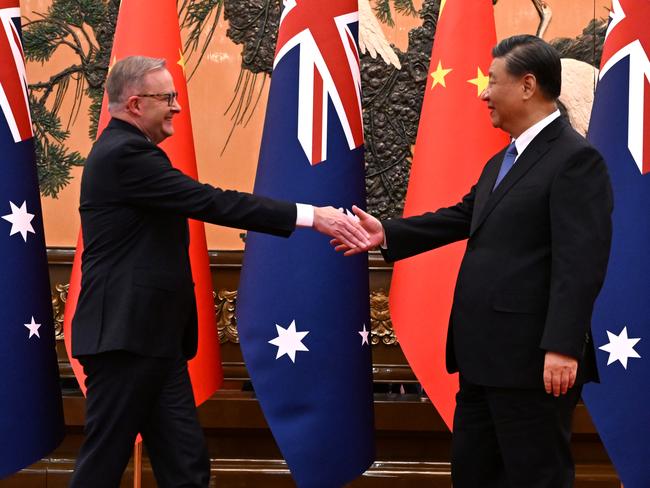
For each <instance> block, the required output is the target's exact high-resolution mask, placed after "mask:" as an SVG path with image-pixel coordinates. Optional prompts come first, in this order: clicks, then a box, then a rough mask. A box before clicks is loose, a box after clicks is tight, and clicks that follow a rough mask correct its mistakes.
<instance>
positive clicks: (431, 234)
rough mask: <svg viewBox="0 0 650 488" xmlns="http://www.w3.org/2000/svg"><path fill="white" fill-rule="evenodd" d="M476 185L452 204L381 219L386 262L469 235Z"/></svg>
mask: <svg viewBox="0 0 650 488" xmlns="http://www.w3.org/2000/svg"><path fill="white" fill-rule="evenodd" d="M475 195H476V185H474V186H473V187H472V189H471V190H470V192H469V193H468V194H467V195H465V196H464V197H463V199H462V201H461V202H460V203H458V204H456V205H454V206H453V207H446V208H441V209H439V210H436V211H435V212H427V213H424V214H422V215H418V216H415V217H407V218H401V219H390V220H386V221H384V222H383V223H382V224H383V226H384V232H385V235H386V246H387V247H386V249H383V250H382V254H383V255H384V259H385V260H386V261H388V262H393V261H398V260H400V259H405V258H408V257H411V256H415V255H416V254H420V253H422V252H425V251H430V250H431V249H435V248H437V247H441V246H444V245H446V244H450V243H452V242H456V241H460V240H463V239H467V238H468V237H469V230H470V225H471V222H472V212H473V210H474V198H475Z"/></svg>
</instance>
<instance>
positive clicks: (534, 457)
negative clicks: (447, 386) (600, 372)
mask: <svg viewBox="0 0 650 488" xmlns="http://www.w3.org/2000/svg"><path fill="white" fill-rule="evenodd" d="M581 390H582V387H581V386H574V387H573V388H571V389H570V390H569V391H568V392H567V394H566V395H561V396H560V397H558V398H555V397H554V396H552V395H549V394H547V393H546V392H545V391H544V390H543V389H539V390H537V389H530V390H528V389H515V388H494V387H485V386H479V385H473V384H471V383H468V382H467V381H466V380H465V379H464V378H462V377H461V378H460V391H459V392H458V394H457V395H456V412H455V414H454V434H453V440H452V457H451V476H452V482H453V486H454V488H570V487H572V486H573V481H574V478H575V469H574V464H573V457H572V455H571V450H570V440H571V418H572V415H573V411H574V410H575V406H576V404H577V402H578V399H579V398H580V392H581Z"/></svg>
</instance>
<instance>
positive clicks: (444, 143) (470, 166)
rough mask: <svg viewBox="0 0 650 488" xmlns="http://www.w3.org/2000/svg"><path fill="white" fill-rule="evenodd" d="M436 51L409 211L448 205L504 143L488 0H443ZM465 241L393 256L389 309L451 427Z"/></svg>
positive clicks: (409, 355)
mask: <svg viewBox="0 0 650 488" xmlns="http://www.w3.org/2000/svg"><path fill="white" fill-rule="evenodd" d="M442 5H443V7H442V8H441V11H440V16H439V19H438V27H437V29H436V38H435V42H434V44H433V51H432V53H431V64H430V66H429V76H428V80H427V86H426V91H425V94H424V101H423V104H422V113H421V115H420V126H419V129H418V137H417V140H416V144H415V154H414V158H413V165H412V167H411V177H410V181H409V187H408V192H407V194H406V204H405V207H404V216H411V215H418V214H421V213H423V212H426V211H432V210H436V209H438V208H440V207H448V206H451V205H454V204H455V203H457V202H459V201H460V199H461V198H462V197H463V195H465V194H466V193H467V192H469V190H470V188H471V187H472V185H473V184H474V183H476V181H477V180H478V177H479V175H480V173H481V170H482V168H483V166H484V164H485V163H486V162H487V160H488V159H489V158H490V157H491V156H492V155H493V154H494V153H496V152H497V151H498V150H499V149H501V148H502V147H503V146H504V145H505V144H507V136H506V135H505V134H504V133H502V132H500V131H497V130H495V129H493V128H492V125H491V123H490V118H489V115H488V112H487V110H486V107H485V102H483V101H481V100H480V98H479V95H480V94H481V92H482V91H483V90H484V89H485V88H486V87H487V83H488V75H487V73H488V69H489V66H490V63H491V60H492V56H491V49H492V47H493V46H494V45H495V44H496V34H495V30H494V12H493V8H492V2H491V1H490V0H474V1H471V2H468V1H463V0H448V1H447V2H443V4H442ZM464 249H465V242H457V243H455V244H451V245H448V246H445V247H443V248H441V249H438V250H435V251H431V252H428V253H424V254H420V255H418V256H414V257H412V258H409V259H406V260H403V261H400V262H397V263H395V267H394V270H393V279H392V284H391V290H390V312H391V318H392V321H393V324H394V327H395V332H396V334H397V337H398V339H399V342H400V344H401V346H402V350H403V351H404V354H405V355H406V358H407V359H408V361H409V364H410V365H411V368H412V369H413V372H414V373H415V375H416V376H417V378H418V380H419V381H420V383H421V384H422V386H423V387H424V389H425V391H426V392H427V394H428V395H429V398H431V400H432V401H433V403H434V405H435V406H436V408H437V409H438V412H439V413H440V416H441V417H442V419H443V420H444V421H445V423H446V424H447V426H448V427H449V428H450V429H451V426H452V420H453V414H454V407H455V399H454V396H455V394H456V391H458V378H457V375H455V374H454V375H449V374H447V372H446V369H445V341H446V337H447V324H448V322H449V313H450V311H451V303H452V298H453V290H454V285H455V283H456V277H457V276H458V268H459V266H460V261H461V258H462V256H463V252H464Z"/></svg>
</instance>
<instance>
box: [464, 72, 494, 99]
mask: <svg viewBox="0 0 650 488" xmlns="http://www.w3.org/2000/svg"><path fill="white" fill-rule="evenodd" d="M489 81H490V77H489V76H488V75H486V74H484V73H483V71H481V68H480V67H478V68H476V78H474V79H472V80H467V83H471V84H472V85H476V88H477V91H478V93H477V94H476V96H480V95H481V93H483V91H484V90H485V89H486V88H487V86H488V82H489Z"/></svg>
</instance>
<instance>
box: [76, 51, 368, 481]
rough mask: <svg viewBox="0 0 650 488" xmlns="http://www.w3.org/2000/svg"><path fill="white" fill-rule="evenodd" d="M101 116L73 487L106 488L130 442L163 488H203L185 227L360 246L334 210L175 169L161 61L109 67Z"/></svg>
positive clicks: (172, 97)
mask: <svg viewBox="0 0 650 488" xmlns="http://www.w3.org/2000/svg"><path fill="white" fill-rule="evenodd" d="M106 91H107V94H108V101H109V112H110V114H111V116H112V119H111V121H110V122H109V124H108V126H107V127H106V129H105V130H104V131H103V133H102V134H101V136H100V137H99V138H98V139H97V142H96V143H95V145H94V146H93V149H92V150H91V152H90V154H89V155H88V159H87V162H86V165H85V168H84V172H83V177H82V182H81V202H80V203H81V204H80V208H79V210H80V214H81V228H82V233H83V241H84V252H83V257H82V282H81V293H80V296H79V302H78V305H77V310H76V313H75V316H74V318H73V322H72V331H73V334H72V354H73V356H74V357H76V358H78V359H79V361H80V362H81V364H82V365H83V368H84V372H85V374H86V375H87V378H86V387H87V401H86V429H85V433H86V440H85V442H84V444H83V445H82V447H81V451H80V453H79V456H78V458H77V465H76V468H75V473H74V476H73V479H72V482H71V485H70V486H72V487H93V488H96V487H116V486H119V484H120V479H121V477H122V473H123V472H124V469H125V467H126V465H127V463H128V460H129V457H130V454H131V450H132V447H133V444H134V442H135V439H136V435H137V434H138V433H141V434H142V437H143V440H144V443H145V446H146V447H147V451H148V453H149V457H150V459H151V464H152V467H153V470H154V474H155V476H156V479H157V481H158V484H159V485H160V486H184V487H199V486H200V487H205V486H208V483H209V478H210V462H209V457H208V453H207V449H206V446H205V440H204V438H203V433H202V431H201V426H200V425H199V422H198V418H197V414H196V409H195V407H194V398H193V395H192V387H191V384H190V380H189V376H188V372H187V360H188V359H189V358H191V357H193V356H194V355H195V354H196V349H197V342H198V338H197V335H198V332H197V319H196V302H195V298H194V286H193V282H192V274H191V269H190V262H189V256H188V249H187V246H188V243H189V234H188V227H187V219H188V218H192V219H196V220H201V221H204V222H210V223H213V224H219V225H225V226H230V227H237V228H242V229H248V230H252V231H256V232H265V233H269V234H274V235H278V236H284V237H287V236H289V235H290V234H291V233H292V232H293V230H294V229H295V228H296V227H297V226H304V227H313V228H314V229H316V230H317V231H320V232H322V233H324V234H327V235H329V236H332V237H335V238H337V239H340V240H342V241H343V242H345V243H346V244H348V245H349V246H351V247H358V246H367V245H368V244H369V241H368V240H367V237H368V234H367V233H366V232H365V231H364V230H363V229H362V228H361V227H360V225H359V224H358V223H357V222H356V221H355V220H354V219H352V218H349V217H347V216H346V215H344V214H343V213H341V212H339V211H338V210H336V209H334V208H332V207H323V208H315V207H312V206H310V205H302V204H294V203H289V202H283V201H278V200H273V199H269V198H264V197H259V196H255V195H250V194H247V193H240V192H236V191H230V190H221V189H219V188H214V187H212V186H210V185H207V184H202V183H199V182H198V181H196V180H194V179H192V178H190V177H188V176H186V175H184V174H183V173H182V172H180V171H178V170H177V169H175V168H174V167H173V166H172V164H171V162H170V160H169V158H168V157H167V155H166V154H165V152H164V151H163V150H162V149H161V148H159V147H158V144H159V143H161V142H162V141H163V140H165V139H166V138H167V137H170V136H171V135H173V134H174V126H173V118H174V116H175V115H176V114H178V113H179V112H180V110H181V106H180V105H179V104H178V101H177V99H176V97H177V93H176V90H175V88H174V82H173V79H172V76H171V74H170V73H169V71H167V69H165V61H164V60H163V59H153V58H146V57H141V56H132V57H128V58H125V59H123V60H121V61H119V62H117V63H116V64H115V66H113V68H112V70H111V71H110V74H109V76H108V79H107V80H106Z"/></svg>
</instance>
